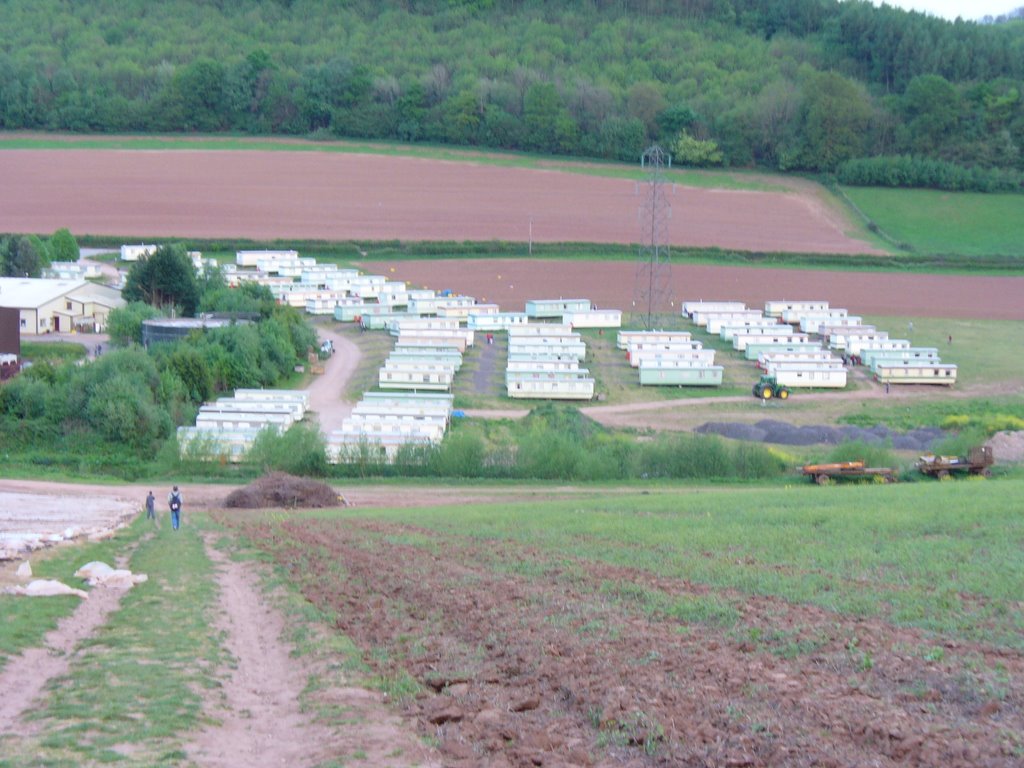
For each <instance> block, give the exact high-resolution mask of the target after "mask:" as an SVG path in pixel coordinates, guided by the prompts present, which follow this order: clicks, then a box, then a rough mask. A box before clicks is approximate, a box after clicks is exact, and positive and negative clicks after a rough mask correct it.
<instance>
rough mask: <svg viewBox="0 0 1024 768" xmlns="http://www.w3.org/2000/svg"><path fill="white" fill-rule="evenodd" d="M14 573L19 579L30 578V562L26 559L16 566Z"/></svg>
mask: <svg viewBox="0 0 1024 768" xmlns="http://www.w3.org/2000/svg"><path fill="white" fill-rule="evenodd" d="M14 575H15V576H17V577H18V578H19V579H31V578H32V563H30V562H29V561H28V560H26V561H25V562H23V563H22V564H21V565H19V566H18V570H16V571H15V572H14Z"/></svg>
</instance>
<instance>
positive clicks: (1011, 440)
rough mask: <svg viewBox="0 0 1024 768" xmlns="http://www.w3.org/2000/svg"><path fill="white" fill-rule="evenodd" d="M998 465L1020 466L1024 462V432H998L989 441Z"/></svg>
mask: <svg viewBox="0 0 1024 768" xmlns="http://www.w3.org/2000/svg"><path fill="white" fill-rule="evenodd" d="M988 445H990V446H992V455H993V456H994V457H995V460H996V463H1002V464H1019V463H1021V462H1024V430H1017V431H1016V432H996V433H995V434H994V435H993V436H992V439H991V440H989V441H988Z"/></svg>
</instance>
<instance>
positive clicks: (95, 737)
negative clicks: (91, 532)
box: [0, 525, 226, 768]
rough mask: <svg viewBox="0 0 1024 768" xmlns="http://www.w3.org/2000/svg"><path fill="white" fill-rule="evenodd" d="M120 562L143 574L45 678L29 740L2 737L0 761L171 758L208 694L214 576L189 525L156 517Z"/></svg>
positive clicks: (213, 683) (198, 719)
mask: <svg viewBox="0 0 1024 768" xmlns="http://www.w3.org/2000/svg"><path fill="white" fill-rule="evenodd" d="M130 567H131V569H132V570H133V571H135V572H137V573H145V574H148V576H149V581H148V582H146V583H145V584H141V585H138V586H136V587H135V588H133V589H132V590H130V591H129V592H127V593H126V594H125V596H124V598H123V599H122V602H121V606H120V608H119V609H118V610H117V611H115V612H114V613H113V614H112V615H111V616H110V617H109V618H108V621H107V623H106V624H105V625H103V626H102V627H101V628H100V629H99V631H98V632H97V633H96V634H95V635H94V636H93V637H92V638H91V639H89V640H88V641H87V642H86V643H84V645H83V650H82V651H81V653H80V655H79V656H78V658H77V659H76V660H75V661H74V662H73V664H72V666H71V669H70V671H69V672H68V674H67V676H66V677H64V678H62V679H59V680H57V681H54V682H53V683H51V685H50V686H49V691H50V693H49V698H48V699H47V701H46V704H45V706H43V707H42V708H41V709H40V710H39V711H38V712H36V713H35V714H34V719H36V720H37V721H38V722H37V725H38V727H40V728H41V734H40V736H39V737H38V740H35V739H33V740H28V741H29V743H25V742H24V741H23V742H19V743H15V744H10V745H5V746H7V747H8V753H7V758H6V759H5V760H4V761H3V762H0V765H3V766H11V768H14V767H15V766H19V767H20V766H28V765H32V766H59V765H94V764H98V763H107V762H117V763H119V764H121V765H125V766H152V765H171V764H176V763H180V762H181V761H182V760H184V758H185V755H184V753H183V751H182V742H183V740H184V739H185V738H187V736H188V734H189V733H190V732H191V731H193V730H195V729H196V728H197V727H199V726H200V725H201V724H202V722H203V720H202V705H203V700H204V697H205V698H207V699H213V700H214V701H215V700H216V693H215V691H216V687H217V678H216V676H217V671H218V668H219V667H220V665H221V664H223V663H224V662H225V661H226V657H225V652H224V651H223V649H222V647H221V640H222V638H221V637H220V635H219V634H218V633H217V632H215V631H213V630H211V625H212V621H213V618H214V610H215V601H216V599H217V593H216V586H215V581H214V578H213V573H212V566H211V563H210V561H209V559H208V558H207V556H206V554H205V551H204V549H203V544H202V539H201V537H200V533H199V531H198V530H197V529H196V528H195V527H193V526H188V525H187V526H185V527H183V528H182V529H181V530H179V531H177V532H175V531H172V530H171V529H170V526H168V525H165V526H164V527H163V528H162V529H161V530H160V531H159V532H158V533H157V534H156V535H155V536H154V537H152V538H149V539H144V540H143V541H142V542H141V543H140V544H139V547H138V549H137V550H136V552H135V554H134V555H133V557H132V559H131V564H130Z"/></svg>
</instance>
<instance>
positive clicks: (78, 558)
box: [0, 518, 149, 667]
mask: <svg viewBox="0 0 1024 768" xmlns="http://www.w3.org/2000/svg"><path fill="white" fill-rule="evenodd" d="M148 530H149V527H148V526H146V525H145V524H144V521H143V520H142V519H141V518H139V519H136V520H135V522H134V523H132V525H131V526H130V527H128V528H124V529H122V530H120V531H118V533H117V534H116V535H115V536H114V537H113V538H111V539H107V540H106V541H101V542H94V543H90V544H83V545H71V546H61V547H58V548H56V549H51V550H46V551H43V552H40V553H38V554H36V555H34V556H33V557H32V560H31V562H32V572H33V576H34V578H38V579H58V580H60V581H63V582H64V583H65V584H68V585H69V586H73V587H78V586H79V583H78V582H77V580H76V579H74V578H72V574H74V572H75V571H77V570H78V569H79V568H80V567H81V566H83V565H85V564H86V563H88V562H91V561H93V560H102V561H103V562H105V563H110V564H113V563H114V561H115V560H116V559H117V558H118V557H119V556H121V555H123V554H125V553H127V552H128V551H130V550H131V549H133V548H134V547H135V546H137V545H138V542H139V539H140V537H141V536H142V535H143V534H144V533H145V532H147V531H148ZM79 602H81V600H80V598H77V597H51V598H47V599H28V598H24V597H14V596H12V595H2V594H0V667H3V666H4V665H5V664H6V663H7V660H8V659H9V658H10V657H11V656H14V655H15V654H17V653H19V652H21V650H22V649H24V648H33V647H37V646H38V645H40V643H41V642H42V639H43V636H44V635H46V633H47V632H49V631H51V630H52V629H54V628H56V626H57V622H58V621H60V620H61V619H63V618H64V617H65V616H70V615H71V613H73V612H74V610H75V608H77V607H78V604H79Z"/></svg>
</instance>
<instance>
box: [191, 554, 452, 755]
mask: <svg viewBox="0 0 1024 768" xmlns="http://www.w3.org/2000/svg"><path fill="white" fill-rule="evenodd" d="M206 551H207V554H208V556H209V557H210V559H211V560H213V562H214V565H215V566H216V574H217V581H218V584H219V587H220V603H219V613H218V619H217V621H216V623H215V625H214V628H215V629H216V630H217V631H219V632H222V633H224V635H225V637H226V645H227V648H228V650H229V652H230V653H231V655H232V656H233V657H234V668H233V671H232V673H231V675H230V676H229V677H228V678H227V679H226V680H225V681H224V684H223V687H222V689H221V690H222V691H223V709H221V710H217V711H213V712H210V714H211V715H212V716H213V717H215V718H217V719H218V721H219V722H218V724H217V725H215V726H212V727H210V728H208V729H206V730H205V731H203V732H202V733H201V734H200V735H199V736H198V737H197V738H196V739H195V741H194V742H193V743H192V744H191V746H189V747H188V748H187V752H188V753H189V756H190V758H191V759H192V760H194V761H195V762H196V763H197V764H198V765H200V766H203V767H204V768H248V766H253V765H287V766H294V767H296V768H301V766H313V765H319V764H322V763H325V762H328V761H336V763H337V764H342V763H345V762H347V761H348V760H349V759H350V758H352V757H353V756H356V755H358V756H359V759H360V760H364V761H366V764H367V765H375V766H378V765H379V766H396V767H397V766H403V767H404V766H411V765H432V764H433V762H432V761H431V760H430V758H429V753H428V751H427V750H426V749H425V748H424V747H422V746H421V745H420V743H419V741H418V740H417V739H416V738H415V736H413V735H412V734H411V733H409V732H408V731H407V730H406V729H405V728H404V727H403V726H402V725H401V722H400V721H399V720H398V719H397V718H396V717H395V716H394V715H392V714H391V713H389V712H388V711H387V709H386V708H385V707H384V705H383V704H382V703H381V701H380V699H379V697H378V695H376V694H373V693H371V692H369V691H365V690H362V689H356V688H343V689H340V690H336V691H334V693H333V697H332V699H333V701H332V703H333V704H334V705H335V706H337V707H339V708H342V709H343V710H344V711H345V713H346V714H345V722H346V723H348V725H346V726H345V727H343V728H338V729H333V728H330V727H328V726H326V725H323V724H321V723H318V722H317V721H316V720H314V719H313V718H311V716H310V713H309V712H304V711H303V709H302V707H301V704H300V695H301V693H302V691H303V689H304V688H305V687H306V686H307V685H308V684H309V683H310V682H311V677H310V676H311V675H312V674H313V673H314V670H312V669H310V668H308V667H307V666H306V665H305V664H304V662H303V661H302V660H301V659H299V658H296V657H293V656H292V654H291V648H290V647H289V645H288V644H287V643H286V642H285V641H284V639H283V635H284V633H285V629H286V626H285V620H284V618H283V617H282V616H281V614H280V612H279V611H277V610H276V609H275V608H273V607H272V606H271V605H269V603H268V602H267V600H266V599H265V598H264V596H263V595H262V594H261V592H260V589H259V586H258V584H257V576H256V574H255V573H254V572H253V570H252V567H251V565H249V564H246V563H243V562H237V561H234V560H232V559H230V558H229V557H228V556H227V555H225V554H224V553H222V552H220V551H219V550H218V549H216V548H215V547H214V546H212V544H211V542H210V540H209V538H208V539H207V542H206Z"/></svg>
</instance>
